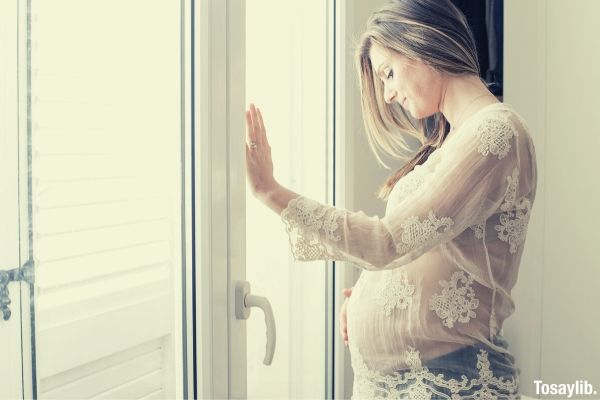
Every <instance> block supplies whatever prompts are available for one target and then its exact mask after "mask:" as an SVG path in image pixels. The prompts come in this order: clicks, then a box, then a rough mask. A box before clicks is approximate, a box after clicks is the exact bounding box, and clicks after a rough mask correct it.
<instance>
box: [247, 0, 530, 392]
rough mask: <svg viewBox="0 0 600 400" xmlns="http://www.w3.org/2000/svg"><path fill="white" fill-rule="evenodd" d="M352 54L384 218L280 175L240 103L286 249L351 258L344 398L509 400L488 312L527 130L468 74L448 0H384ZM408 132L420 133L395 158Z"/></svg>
mask: <svg viewBox="0 0 600 400" xmlns="http://www.w3.org/2000/svg"><path fill="white" fill-rule="evenodd" d="M356 65H357V68H358V71H359V79H360V86H361V99H362V111H363V118H364V121H365V128H366V133H367V135H368V139H369V143H370V145H371V149H372V150H373V152H374V153H375V155H376V157H377V158H378V160H379V162H381V159H380V158H379V156H378V155H377V150H376V149H377V148H380V149H382V150H383V151H385V152H386V153H387V154H389V155H391V156H393V157H395V158H396V159H398V160H400V161H402V162H403V163H402V167H401V168H400V169H399V170H398V171H397V172H395V173H394V174H393V175H392V176H390V177H389V179H388V180H387V181H386V182H385V184H384V185H383V186H382V187H381V189H380V191H379V197H380V198H381V199H383V200H386V201H387V204H386V210H385V216H384V217H383V218H379V217H377V216H368V215H366V214H365V213H364V212H362V211H357V212H353V211H349V210H345V209H342V208H339V207H333V206H330V205H327V204H323V203H320V202H317V201H315V200H313V199H310V198H307V197H305V196H302V195H299V194H297V193H294V192H293V191H291V190H289V189H287V188H285V187H283V186H282V185H280V184H279V183H278V182H277V181H276V180H275V179H274V178H273V165H272V160H271V149H270V146H269V143H268V141H267V135H266V130H265V126H264V123H263V119H262V115H261V113H260V110H259V109H257V108H255V107H254V105H253V104H252V105H251V106H250V109H249V110H248V111H247V113H246V121H247V128H248V129H247V131H246V142H247V146H246V166H247V178H248V181H249V184H250V187H251V189H252V192H253V194H254V196H256V197H257V198H258V199H260V200H261V201H262V202H263V203H264V204H265V205H266V206H268V207H269V208H271V209H272V210H273V211H274V212H276V213H278V214H279V215H280V216H281V219H282V226H284V227H285V232H287V235H289V242H290V247H291V252H292V254H293V256H294V258H295V259H296V260H299V261H311V260H338V261H346V262H349V263H352V264H353V265H355V266H356V267H357V268H360V269H361V270H362V271H361V275H360V278H359V279H358V281H357V283H356V284H355V286H354V288H353V289H352V293H351V295H350V293H349V292H346V294H347V295H349V298H348V299H347V303H345V304H344V307H343V310H342V311H343V314H342V315H341V322H342V327H341V329H342V334H343V336H344V338H345V339H346V338H347V344H348V348H349V351H350V355H351V362H352V368H353V371H354V385H353V396H352V398H353V399H373V398H386V399H415V400H417V399H450V400H456V399H519V398H520V395H519V373H520V369H519V368H518V367H517V366H516V365H515V359H514V357H513V355H512V354H511V353H510V351H509V349H508V343H507V342H506V340H505V338H504V337H503V336H502V325H503V322H504V321H505V319H506V318H507V317H508V316H510V315H511V314H512V313H513V312H514V310H515V304H514V301H513V299H512V297H511V289H512V288H513V287H514V285H515V283H516V280H517V275H518V270H519V264H520V260H521V255H522V253H523V248H524V244H525V236H526V232H527V225H528V222H529V219H530V214H531V207H532V205H533V202H534V199H535V193H536V185H537V167H536V158H535V149H534V145H533V141H532V139H531V136H530V132H529V128H528V127H527V124H526V122H525V121H524V120H523V118H522V117H521V116H520V115H519V114H518V113H517V112H516V110H515V109H514V108H513V107H512V106H511V105H508V104H505V103H502V102H499V101H498V100H497V99H496V98H495V97H494V96H493V95H492V93H491V92H490V91H489V90H488V89H487V86H486V85H485V82H484V81H483V80H481V79H480V71H479V64H478V60H477V52H476V44H475V42H474V39H473V35H472V33H471V31H470V29H469V27H468V25H467V22H466V19H465V17H464V15H463V14H462V13H461V11H460V10H458V9H457V8H456V7H455V6H454V5H453V4H452V3H451V2H450V1H449V0H418V1H417V0H393V1H389V2H388V3H386V5H385V6H384V7H383V8H381V9H380V10H378V11H377V12H375V13H374V14H373V15H372V16H371V17H370V19H369V21H368V24H367V27H366V31H365V33H364V34H363V35H362V37H361V40H360V42H359V46H358V48H357V53H356ZM407 135H410V136H413V137H415V138H417V139H418V140H419V141H420V142H421V143H422V146H421V147H420V149H418V151H417V152H416V154H415V153H413V154H411V157H409V158H410V159H408V160H407V159H406V158H405V157H406V154H408V153H407V151H409V147H408V145H407V144H406V142H405V139H406V136H407ZM381 163H382V162H381ZM382 164H383V163H382ZM346 320H347V325H346V327H344V325H345V323H346Z"/></svg>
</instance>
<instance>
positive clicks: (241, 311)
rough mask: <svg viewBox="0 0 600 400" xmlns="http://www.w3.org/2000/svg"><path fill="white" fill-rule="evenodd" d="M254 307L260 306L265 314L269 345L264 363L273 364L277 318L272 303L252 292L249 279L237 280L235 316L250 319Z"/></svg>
mask: <svg viewBox="0 0 600 400" xmlns="http://www.w3.org/2000/svg"><path fill="white" fill-rule="evenodd" d="M252 307H258V308H260V309H262V310H263V312H264V314H265V325H266V328H267V346H266V350H265V359H264V360H263V364H265V365H271V362H272V361H273V355H274V354H275V341H276V338H277V335H276V332H275V318H273V309H272V308H271V303H270V302H269V300H268V299H267V298H266V297H263V296H255V295H252V294H250V283H249V282H247V281H237V282H236V283H235V316H236V318H237V319H248V317H249V316H250V310H251V308H252Z"/></svg>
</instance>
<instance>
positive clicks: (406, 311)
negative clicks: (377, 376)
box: [346, 270, 418, 360]
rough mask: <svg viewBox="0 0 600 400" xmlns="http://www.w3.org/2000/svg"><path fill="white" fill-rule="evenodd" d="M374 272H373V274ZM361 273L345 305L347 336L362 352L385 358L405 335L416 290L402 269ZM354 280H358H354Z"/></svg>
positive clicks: (377, 357)
mask: <svg viewBox="0 0 600 400" xmlns="http://www.w3.org/2000/svg"><path fill="white" fill-rule="evenodd" d="M375 274H376V275H375ZM375 274H370V275H361V280H362V281H361V282H360V285H359V286H358V288H357V289H358V290H353V291H352V295H351V296H350V298H349V301H348V303H347V305H346V307H347V308H346V317H347V323H348V326H347V329H348V340H349V341H352V342H353V343H354V344H355V345H356V346H357V347H358V348H359V349H362V350H363V351H361V352H362V353H364V354H368V355H372V356H373V357H374V358H376V359H380V360H381V359H382V358H383V359H385V358H389V356H390V354H391V353H392V352H393V349H394V348H398V346H399V345H400V346H402V345H403V343H404V342H405V340H407V338H408V330H409V329H410V319H409V318H408V316H409V315H410V312H411V310H412V307H413V303H418V302H415V301H414V296H415V294H416V292H417V290H416V287H415V285H413V284H411V283H410V280H409V279H408V277H407V276H406V273H405V271H401V270H391V271H380V272H375ZM357 283H358V282H357Z"/></svg>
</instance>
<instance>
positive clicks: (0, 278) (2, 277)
mask: <svg viewBox="0 0 600 400" xmlns="http://www.w3.org/2000/svg"><path fill="white" fill-rule="evenodd" d="M34 280H35V273H34V269H33V263H32V262H31V261H27V262H26V263H25V264H24V265H23V266H22V267H21V268H13V269H9V270H7V271H0V310H1V311H2V318H3V319H4V320H5V321H8V320H9V319H10V314H11V312H10V309H9V308H8V305H9V304H10V295H9V293H8V284H9V283H10V282H18V281H25V282H27V283H29V284H31V285H33V282H34Z"/></svg>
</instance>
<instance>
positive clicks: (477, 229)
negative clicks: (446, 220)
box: [469, 221, 485, 239]
mask: <svg viewBox="0 0 600 400" xmlns="http://www.w3.org/2000/svg"><path fill="white" fill-rule="evenodd" d="M469 228H471V229H472V230H473V232H474V234H475V237H476V238H477V239H483V235H484V233H485V221H483V222H480V223H478V224H475V225H471V226H470V227H469Z"/></svg>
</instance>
